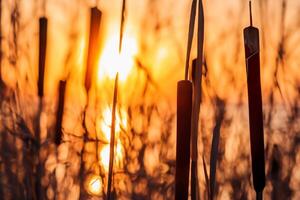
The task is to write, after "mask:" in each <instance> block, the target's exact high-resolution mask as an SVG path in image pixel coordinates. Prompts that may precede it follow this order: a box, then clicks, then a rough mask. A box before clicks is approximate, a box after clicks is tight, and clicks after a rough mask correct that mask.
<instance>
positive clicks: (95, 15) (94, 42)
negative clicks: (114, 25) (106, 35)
mask: <svg viewBox="0 0 300 200" xmlns="http://www.w3.org/2000/svg"><path fill="white" fill-rule="evenodd" d="M101 16H102V13H101V11H100V10H99V9H98V8H97V7H94V8H91V19H90V33H89V47H88V55H87V66H86V74H85V89H86V91H87V92H88V91H89V89H90V87H91V85H92V80H93V78H94V77H93V74H94V68H95V67H96V63H97V54H98V53H99V32H100V23H101Z"/></svg>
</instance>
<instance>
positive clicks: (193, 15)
mask: <svg viewBox="0 0 300 200" xmlns="http://www.w3.org/2000/svg"><path fill="white" fill-rule="evenodd" d="M196 6H197V0H193V2H192V7H191V15H190V22H189V33H188V43H187V51H186V61H185V75H184V77H185V78H184V79H185V80H188V74H189V63H190V54H191V49H192V43H193V37H194V27H195V18H196V8H197V7H196Z"/></svg>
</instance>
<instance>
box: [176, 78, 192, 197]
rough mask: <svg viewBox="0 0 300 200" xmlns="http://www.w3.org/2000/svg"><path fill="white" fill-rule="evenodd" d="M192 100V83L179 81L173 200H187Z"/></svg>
mask: <svg viewBox="0 0 300 200" xmlns="http://www.w3.org/2000/svg"><path fill="white" fill-rule="evenodd" d="M192 98H193V84H192V82H191V81H189V80H181V81H179V82H178V84H177V141H176V174H175V200H187V199H188V189H189V171H190V137H191V116H192Z"/></svg>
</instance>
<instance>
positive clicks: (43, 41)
mask: <svg viewBox="0 0 300 200" xmlns="http://www.w3.org/2000/svg"><path fill="white" fill-rule="evenodd" d="M47 27H48V20H47V18H46V17H41V18H40V19H39V29H40V31H39V77H38V95H39V97H40V98H42V97H43V96H44V76H45V64H46V48H47Z"/></svg>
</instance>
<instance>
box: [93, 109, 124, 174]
mask: <svg viewBox="0 0 300 200" xmlns="http://www.w3.org/2000/svg"><path fill="white" fill-rule="evenodd" d="M102 115H103V116H102V118H101V119H99V120H98V127H99V129H100V130H99V131H100V132H101V135H102V139H103V140H104V141H106V142H107V143H108V144H106V145H105V146H103V148H102V149H101V150H100V162H101V165H102V166H103V167H104V169H105V170H106V171H108V167H109V154H110V145H109V143H110V131H111V117H112V111H111V109H110V108H109V107H107V108H106V109H104V111H103V113H102ZM115 125H116V126H115V141H116V146H115V155H114V157H115V158H114V162H115V163H116V164H118V163H121V161H122V159H123V154H124V149H123V146H122V143H121V140H120V139H119V134H120V132H121V127H122V128H124V129H126V127H127V115H126V112H125V110H123V109H121V110H119V111H117V112H116V124H115Z"/></svg>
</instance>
